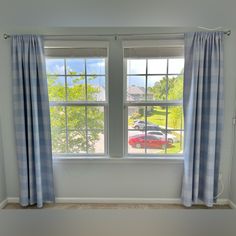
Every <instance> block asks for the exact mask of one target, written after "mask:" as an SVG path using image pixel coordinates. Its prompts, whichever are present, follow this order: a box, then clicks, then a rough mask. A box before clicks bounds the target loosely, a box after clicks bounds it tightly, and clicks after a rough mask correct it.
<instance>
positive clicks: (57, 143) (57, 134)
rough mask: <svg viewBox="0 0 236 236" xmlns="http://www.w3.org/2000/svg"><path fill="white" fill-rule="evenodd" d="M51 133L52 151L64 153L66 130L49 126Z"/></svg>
mask: <svg viewBox="0 0 236 236" xmlns="http://www.w3.org/2000/svg"><path fill="white" fill-rule="evenodd" d="M51 135H52V152H53V153H66V152H67V151H66V131H65V129H58V128H54V127H51Z"/></svg>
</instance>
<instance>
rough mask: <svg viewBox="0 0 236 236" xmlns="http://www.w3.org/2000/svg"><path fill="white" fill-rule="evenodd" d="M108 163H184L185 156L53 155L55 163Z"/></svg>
mask: <svg viewBox="0 0 236 236" xmlns="http://www.w3.org/2000/svg"><path fill="white" fill-rule="evenodd" d="M91 162H92V163H99V164H100V163H101V164H102V163H107V164H113V163H114V164H115V163H120V164H126V163H133V164H137V163H146V164H150V163H155V164H183V162H184V159H183V156H168V157H152V156H150V157H139V156H132V157H131V156H127V157H108V156H104V157H96V156H93V157H85V156H84V157H83V156H81V157H71V156H70V157H66V156H60V157H58V156H57V157H53V163H55V164H56V163H91Z"/></svg>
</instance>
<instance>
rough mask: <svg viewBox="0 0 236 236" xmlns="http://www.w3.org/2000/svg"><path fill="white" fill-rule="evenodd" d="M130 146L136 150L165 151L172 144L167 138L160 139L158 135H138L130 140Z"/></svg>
mask: <svg viewBox="0 0 236 236" xmlns="http://www.w3.org/2000/svg"><path fill="white" fill-rule="evenodd" d="M129 145H131V146H132V147H136V148H145V147H146V148H162V149H165V148H167V147H169V146H171V144H170V143H169V142H168V141H166V140H165V138H159V137H157V136H156V135H150V134H147V135H146V136H145V134H138V135H135V136H131V137H130V138H129Z"/></svg>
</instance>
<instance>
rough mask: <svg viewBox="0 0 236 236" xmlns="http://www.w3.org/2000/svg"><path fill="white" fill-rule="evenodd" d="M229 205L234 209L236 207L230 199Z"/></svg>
mask: <svg viewBox="0 0 236 236" xmlns="http://www.w3.org/2000/svg"><path fill="white" fill-rule="evenodd" d="M229 205H230V207H231V208H232V209H236V204H235V203H234V202H232V201H231V200H229Z"/></svg>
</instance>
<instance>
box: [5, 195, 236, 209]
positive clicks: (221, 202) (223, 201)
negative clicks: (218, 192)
mask: <svg viewBox="0 0 236 236" xmlns="http://www.w3.org/2000/svg"><path fill="white" fill-rule="evenodd" d="M7 202H8V203H18V202H19V198H15V197H10V198H8V199H7ZM56 203H103V204H106V203H108V204H109V203H110V204H135V203H136V204H181V199H180V198H89V197H84V198H77V197H76V198H73V197H64V198H63V197H57V198H56ZM198 204H199V205H203V203H202V202H198ZM227 204H229V205H230V206H231V207H232V208H236V206H235V207H233V206H234V205H235V204H234V203H233V202H231V201H230V200H229V199H225V198H222V199H218V200H217V203H216V205H227Z"/></svg>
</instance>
